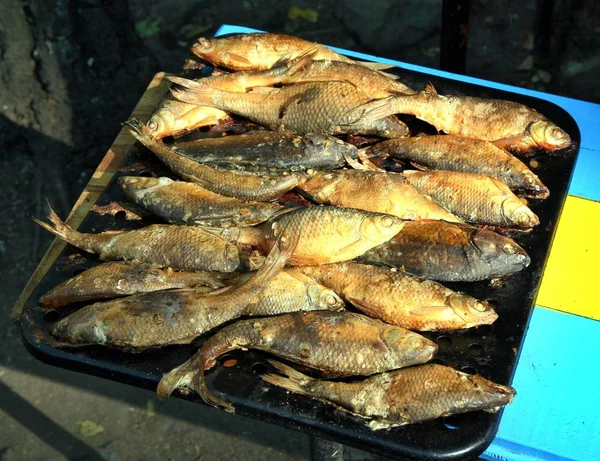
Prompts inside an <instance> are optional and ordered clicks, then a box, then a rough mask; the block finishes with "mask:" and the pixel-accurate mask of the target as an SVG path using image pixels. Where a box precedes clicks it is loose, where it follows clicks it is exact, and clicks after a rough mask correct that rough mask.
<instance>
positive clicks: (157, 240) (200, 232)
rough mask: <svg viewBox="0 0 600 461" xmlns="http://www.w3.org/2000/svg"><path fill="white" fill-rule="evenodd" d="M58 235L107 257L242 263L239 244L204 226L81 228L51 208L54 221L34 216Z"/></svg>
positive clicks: (219, 265) (227, 266) (218, 265)
mask: <svg viewBox="0 0 600 461" xmlns="http://www.w3.org/2000/svg"><path fill="white" fill-rule="evenodd" d="M33 220H34V221H35V222H36V223H37V224H39V225H40V226H42V227H43V228H44V229H46V230H47V231H49V232H52V233H53V234H54V235H56V236H57V237H60V238H61V239H63V240H65V241H66V242H67V243H69V244H71V245H73V246H75V247H77V248H80V249H82V250H84V251H87V252H88V253H94V254H97V255H98V256H100V259H104V260H118V259H124V260H126V261H134V260H135V261H139V262H141V263H145V264H152V265H156V266H160V267H170V268H172V269H174V270H183V271H195V270H209V271H219V272H233V271H234V270H235V269H236V268H237V267H238V266H239V265H240V256H239V251H238V249H237V247H236V246H235V245H232V244H231V243H229V242H227V241H226V240H224V239H223V238H221V237H219V236H217V235H215V234H213V233H210V232H207V231H206V230H204V229H202V228H201V227H190V226H175V225H168V224H164V225H163V224H154V225H151V226H147V227H143V228H141V229H136V230H132V231H106V232H101V233H99V234H84V233H81V232H77V231H76V230H73V229H72V228H71V227H69V226H68V225H67V224H65V223H64V222H63V221H62V220H61V219H60V218H59V217H58V215H57V214H56V213H55V212H54V210H53V209H52V208H50V214H49V216H48V220H49V221H50V224H48V223H45V222H42V221H40V220H39V219H36V218H34V219H33Z"/></svg>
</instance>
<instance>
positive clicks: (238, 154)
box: [171, 131, 357, 172]
mask: <svg viewBox="0 0 600 461" xmlns="http://www.w3.org/2000/svg"><path fill="white" fill-rule="evenodd" d="M171 148H172V149H173V150H174V151H176V152H178V153H180V154H183V155H185V156H186V157H190V158H192V159H193V160H196V161H197V162H200V163H206V164H210V166H217V167H218V168H227V169H239V170H242V171H253V172H264V171H265V170H268V169H279V170H289V171H306V170H308V169H311V168H317V169H325V170H329V169H333V168H338V167H341V166H344V165H345V164H346V159H347V158H352V159H355V158H356V157H357V149H356V147H354V146H353V145H352V144H349V143H345V142H343V141H341V140H340V139H337V138H335V137H333V136H326V135H322V134H308V135H306V136H302V137H300V136H293V135H290V134H289V133H276V132H273V131H251V132H250V133H246V134H239V135H235V136H224V137H220V138H205V139H199V140H196V141H187V142H177V143H175V144H173V145H172V146H171Z"/></svg>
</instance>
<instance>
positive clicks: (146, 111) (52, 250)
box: [11, 72, 170, 322]
mask: <svg viewBox="0 0 600 461" xmlns="http://www.w3.org/2000/svg"><path fill="white" fill-rule="evenodd" d="M164 77H165V73H164V72H159V73H158V74H156V75H155V76H154V78H153V79H152V81H151V82H150V85H148V88H147V89H146V91H145V92H144V94H143V95H142V98H141V99H140V101H139V102H138V104H137V106H135V109H133V112H132V113H131V117H136V118H138V119H140V120H142V121H143V122H146V121H147V120H148V118H150V115H151V114H152V111H153V110H154V108H155V107H156V105H157V104H158V103H159V102H160V100H161V99H162V97H163V96H164V95H165V93H166V92H167V90H168V88H169V85H170V84H169V82H168V81H167V80H166V79H164ZM134 143H135V139H134V138H133V136H131V135H130V134H129V130H127V129H126V128H123V129H121V131H120V132H119V134H118V135H117V137H116V139H115V141H114V142H113V143H112V145H111V146H110V148H109V149H108V151H107V152H106V154H105V155H104V158H103V159H102V161H101V162H100V165H98V168H97V169H96V171H95V172H94V174H93V175H92V177H91V179H90V181H89V182H88V183H87V185H86V186H85V188H84V189H83V192H82V193H81V195H80V196H79V198H78V199H77V201H76V202H75V205H74V206H73V209H72V210H71V212H70V213H69V216H68V217H67V219H66V222H67V224H69V225H70V226H71V227H72V228H73V229H77V228H78V227H79V225H80V224H81V222H82V221H83V220H84V218H85V217H86V216H87V214H88V213H89V212H90V210H91V209H92V208H93V206H94V204H95V203H96V200H98V197H100V194H102V191H104V189H105V187H106V186H107V184H108V183H109V182H110V180H111V179H112V177H113V175H114V174H115V172H116V171H117V170H118V169H119V167H120V166H121V165H122V164H123V162H124V161H125V158H126V157H127V152H128V151H129V149H130V148H131V147H132V146H133V144H134ZM38 217H41V216H38ZM66 245H67V244H66V243H65V241H64V240H62V239H59V238H55V239H54V240H53V242H52V243H51V244H50V247H48V250H47V251H46V253H45V254H44V257H43V258H42V260H41V261H40V263H39V264H38V266H37V268H36V269H35V271H34V273H33V275H32V276H31V278H30V279H29V281H28V282H27V285H26V286H25V288H24V289H23V291H22V292H21V294H20V295H19V298H18V299H17V301H16V303H15V305H14V306H13V309H12V313H11V317H12V319H13V320H14V321H15V322H19V319H20V317H21V312H22V310H23V307H24V306H25V303H26V302H27V300H28V299H29V297H30V296H31V294H32V293H33V292H34V290H35V289H36V287H37V286H38V284H39V283H40V281H41V280H42V278H43V277H44V276H45V275H46V273H47V272H48V271H49V270H50V268H51V267H52V266H53V265H54V263H55V261H56V259H57V258H58V256H59V255H60V254H61V252H62V251H63V249H64V248H65V246H66Z"/></svg>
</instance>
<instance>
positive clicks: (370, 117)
mask: <svg viewBox="0 0 600 461" xmlns="http://www.w3.org/2000/svg"><path fill="white" fill-rule="evenodd" d="M393 101H394V96H388V97H387V98H383V99H376V100H374V101H370V102H367V103H365V104H363V105H362V106H359V107H358V108H357V109H362V110H363V113H362V116H361V117H360V119H359V120H358V121H357V122H355V123H359V122H360V123H363V124H365V123H370V122H374V121H375V120H380V119H382V118H385V117H388V116H390V115H394V114H395V113H396V110H395V109H394V104H393ZM355 110H356V109H355Z"/></svg>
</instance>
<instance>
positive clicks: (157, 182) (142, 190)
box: [119, 176, 173, 199]
mask: <svg viewBox="0 0 600 461" xmlns="http://www.w3.org/2000/svg"><path fill="white" fill-rule="evenodd" d="M172 182H173V180H172V179H169V178H166V177H162V178H147V177H145V176H122V177H120V178H119V186H121V190H122V191H123V193H124V194H125V195H126V196H127V197H128V198H131V199H142V198H144V195H146V194H147V193H148V192H149V191H151V190H156V189H160V188H162V187H164V186H166V185H167V184H171V183H172Z"/></svg>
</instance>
